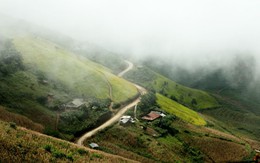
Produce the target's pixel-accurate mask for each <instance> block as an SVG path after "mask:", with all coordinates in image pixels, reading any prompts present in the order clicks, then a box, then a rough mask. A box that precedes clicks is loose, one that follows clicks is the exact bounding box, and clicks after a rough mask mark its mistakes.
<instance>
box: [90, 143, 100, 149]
mask: <svg viewBox="0 0 260 163" xmlns="http://www.w3.org/2000/svg"><path fill="white" fill-rule="evenodd" d="M89 146H90V147H91V148H92V149H98V148H99V145H98V144H97V143H90V144H89Z"/></svg>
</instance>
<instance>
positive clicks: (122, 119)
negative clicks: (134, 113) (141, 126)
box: [119, 115, 135, 125]
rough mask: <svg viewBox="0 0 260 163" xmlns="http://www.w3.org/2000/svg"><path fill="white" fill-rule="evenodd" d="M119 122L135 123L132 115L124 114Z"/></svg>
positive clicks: (125, 123) (124, 123)
mask: <svg viewBox="0 0 260 163" xmlns="http://www.w3.org/2000/svg"><path fill="white" fill-rule="evenodd" d="M119 122H120V124H121V125H127V124H130V123H134V122H135V121H134V119H133V118H132V117H131V116H129V115H124V116H122V117H121V118H120V121H119Z"/></svg>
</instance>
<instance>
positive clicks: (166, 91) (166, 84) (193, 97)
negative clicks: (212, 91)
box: [125, 67, 219, 109]
mask: <svg viewBox="0 0 260 163" xmlns="http://www.w3.org/2000/svg"><path fill="white" fill-rule="evenodd" d="M125 77H126V79H128V80H130V81H134V82H136V83H138V84H140V85H142V86H144V87H146V88H148V89H151V90H152V91H156V92H159V93H161V94H163V95H164V96H166V97H168V98H171V99H172V100H175V101H177V102H179V103H181V104H183V105H186V106H188V107H189V108H194V109H206V108H213V107H218V106H219V104H218V102H217V101H216V100H215V99H214V97H212V96H210V95H209V94H208V93H206V92H204V91H201V90H197V89H192V88H189V87H185V86H183V85H180V84H178V83H176V82H174V81H172V80H170V79H168V78H166V77H165V76H163V75H161V74H159V73H156V72H154V71H152V70H151V69H149V68H148V67H136V68H135V69H134V70H133V71H130V72H129V73H128V74H126V76H125Z"/></svg>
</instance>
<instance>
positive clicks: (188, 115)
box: [156, 93, 206, 125]
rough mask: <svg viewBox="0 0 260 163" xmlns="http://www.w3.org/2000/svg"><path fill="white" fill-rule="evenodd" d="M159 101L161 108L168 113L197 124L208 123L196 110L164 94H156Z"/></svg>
mask: <svg viewBox="0 0 260 163" xmlns="http://www.w3.org/2000/svg"><path fill="white" fill-rule="evenodd" d="M156 97H157V103H158V104H159V106H161V109H163V110H165V111H166V112H167V113H170V114H173V115H176V116H177V117H179V118H180V119H182V120H184V121H186V122H189V123H192V124H195V125H206V121H205V120H204V119H203V118H202V117H201V116H200V115H199V114H198V113H197V112H195V111H193V110H191V109H189V108H187V107H185V106H183V105H181V104H179V103H177V102H175V101H173V100H171V99H169V98H167V97H165V96H163V95H160V94H158V93H157V94H156Z"/></svg>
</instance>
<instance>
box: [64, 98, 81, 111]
mask: <svg viewBox="0 0 260 163" xmlns="http://www.w3.org/2000/svg"><path fill="white" fill-rule="evenodd" d="M83 104H84V101H83V99H79V98H75V99H74V100H73V101H71V102H69V103H68V104H66V108H72V109H76V108H79V107H80V106H82V105H83Z"/></svg>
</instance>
